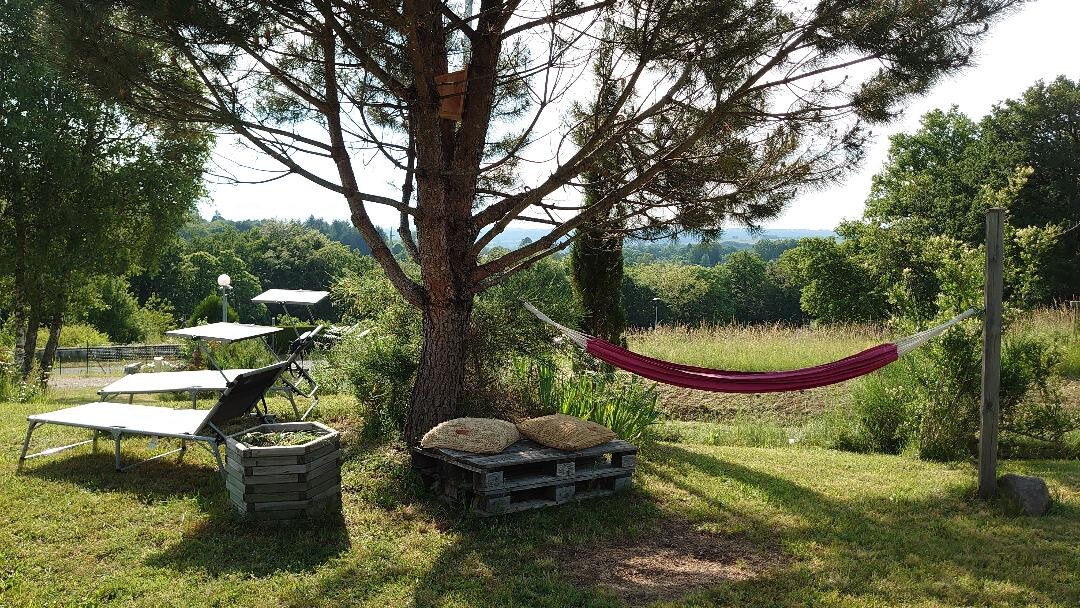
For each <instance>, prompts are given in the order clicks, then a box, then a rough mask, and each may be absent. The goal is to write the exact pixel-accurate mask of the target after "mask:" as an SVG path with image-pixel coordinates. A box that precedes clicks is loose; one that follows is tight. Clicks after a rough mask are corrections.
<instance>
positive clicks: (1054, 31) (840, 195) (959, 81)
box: [200, 0, 1080, 229]
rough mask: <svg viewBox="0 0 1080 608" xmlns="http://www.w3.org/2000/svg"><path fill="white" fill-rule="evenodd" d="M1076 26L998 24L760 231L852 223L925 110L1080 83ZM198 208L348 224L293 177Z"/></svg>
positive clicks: (225, 194) (1077, 12)
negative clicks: (963, 63)
mask: <svg viewBox="0 0 1080 608" xmlns="http://www.w3.org/2000/svg"><path fill="white" fill-rule="evenodd" d="M1078 24H1080V0H1037V1H1035V2H1032V3H1030V4H1028V5H1026V6H1025V7H1023V8H1022V9H1021V10H1020V11H1018V12H1016V13H1014V14H1013V15H1011V16H1010V17H1009V18H1007V19H1005V20H1003V21H1001V22H1000V23H998V24H997V25H996V26H995V27H994V28H993V29H991V31H990V34H989V36H988V38H987V39H986V40H985V41H984V43H983V44H982V45H981V47H980V48H978V49H977V50H976V52H977V54H976V57H975V65H974V66H972V67H969V68H968V69H967V70H965V71H963V72H961V73H959V74H957V75H955V76H953V77H951V78H948V79H946V80H943V81H941V82H940V83H938V85H937V86H936V87H935V88H934V90H933V91H932V92H931V93H930V94H929V95H928V96H926V97H923V98H919V99H916V100H914V101H913V102H912V103H911V104H910V105H909V106H908V107H907V109H906V111H905V113H904V115H903V116H902V117H901V118H900V119H899V120H897V121H896V122H894V123H893V124H890V125H887V126H884V127H879V128H878V129H876V130H875V139H874V142H873V144H872V145H871V146H870V147H869V149H868V150H867V152H868V153H867V155H866V158H865V159H864V161H863V163H862V165H861V166H860V167H859V168H858V170H856V171H854V172H852V173H851V174H850V175H849V176H848V177H847V179H845V180H844V182H842V183H840V184H838V185H836V186H834V187H831V188H829V189H826V190H821V191H814V192H807V193H804V194H802V195H801V196H799V197H798V198H797V199H796V200H795V201H794V202H793V203H792V204H791V205H790V206H789V207H788V209H787V210H786V211H785V212H784V213H783V214H782V215H781V216H780V217H778V218H777V219H776V220H774V221H772V222H769V223H767V224H766V226H768V227H773V228H814V229H831V228H834V227H835V226H836V225H837V224H838V223H839V222H840V221H841V220H843V219H851V218H857V217H859V216H860V215H861V214H862V210H863V201H864V199H865V197H866V193H867V191H868V190H869V188H870V180H871V177H872V176H873V175H874V173H876V172H877V171H878V170H879V169H880V168H881V166H882V164H883V163H884V162H885V160H886V157H887V154H888V136H889V135H891V134H893V133H897V132H900V131H911V130H914V129H915V128H917V127H918V123H919V117H920V116H921V115H922V114H923V113H925V112H927V111H929V110H931V109H934V108H947V107H949V106H950V105H954V104H955V105H957V106H958V107H959V108H960V110H961V111H963V112H965V113H966V114H968V115H969V116H972V117H973V118H976V119H977V118H979V117H981V116H983V115H984V114H986V113H987V112H988V111H990V109H991V107H992V106H993V104H994V103H996V102H998V101H1001V100H1003V99H1006V98H1010V97H1016V96H1018V95H1019V94H1020V93H1021V92H1023V90H1024V89H1026V88H1027V87H1028V86H1030V85H1031V84H1032V83H1033V82H1035V81H1036V80H1038V79H1044V80H1050V79H1053V78H1055V77H1057V76H1058V75H1062V74H1064V75H1066V76H1068V77H1069V78H1071V79H1074V80H1076V79H1080V35H1078V34H1077V31H1076V28H1077V25H1078ZM216 154H217V155H218V156H219V157H222V158H236V157H237V156H241V155H243V154H242V153H241V152H238V151H237V149H236V148H235V143H234V142H233V141H232V140H230V139H226V138H223V139H222V140H221V141H220V142H219V144H218V148H217V150H216ZM243 156H246V155H243ZM362 175H364V176H366V177H367V178H368V179H369V180H370V181H369V184H368V185H367V187H366V188H365V189H367V190H369V191H373V192H378V193H380V194H387V195H390V196H395V197H396V196H397V189H396V186H394V185H392V184H391V183H389V180H390V179H391V178H392V177H393V176H392V175H391V174H388V173H383V172H382V171H380V170H379V169H378V168H376V167H374V166H372V167H371V169H370V170H369V171H367V172H366V173H362ZM200 208H201V211H202V213H203V214H204V215H206V216H209V215H211V214H213V213H214V212H215V211H216V212H218V213H220V214H221V215H223V216H224V217H226V218H229V219H248V218H269V217H276V218H289V219H304V218H306V217H308V216H309V215H315V216H317V217H323V218H326V219H328V220H332V219H347V218H348V209H347V207H346V205H345V202H344V200H343V199H342V198H341V196H340V195H336V194H333V193H331V192H329V191H327V190H324V189H322V188H320V187H318V186H315V185H312V184H311V183H310V182H308V181H307V180H305V179H303V178H300V177H295V176H292V177H288V178H284V179H281V180H277V181H274V182H271V183H268V184H235V185H225V184H211V185H210V200H208V201H207V202H205V203H204V204H203V205H201V207H200ZM375 221H376V223H377V224H379V225H383V226H390V225H396V224H397V218H396V217H395V216H394V215H393V214H391V213H382V214H378V213H377V214H376V216H375Z"/></svg>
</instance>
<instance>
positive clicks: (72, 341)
mask: <svg viewBox="0 0 1080 608" xmlns="http://www.w3.org/2000/svg"><path fill="white" fill-rule="evenodd" d="M48 339H49V330H48V328H45V327H42V328H40V329H38V341H37V345H38V348H44V347H45V342H46V341H47V340H48ZM109 343H110V342H109V336H107V335H105V334H104V333H102V332H101V331H98V329H97V328H96V327H94V326H93V325H88V324H86V323H65V324H64V326H63V327H61V328H60V344H59V345H60V346H62V347H79V346H87V345H90V346H105V345H107V344H109Z"/></svg>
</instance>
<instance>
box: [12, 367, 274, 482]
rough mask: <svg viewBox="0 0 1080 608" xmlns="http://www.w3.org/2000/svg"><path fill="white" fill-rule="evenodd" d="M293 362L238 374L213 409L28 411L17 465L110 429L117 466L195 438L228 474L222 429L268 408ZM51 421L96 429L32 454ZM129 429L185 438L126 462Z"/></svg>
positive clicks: (101, 406) (116, 406)
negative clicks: (35, 438)
mask: <svg viewBox="0 0 1080 608" xmlns="http://www.w3.org/2000/svg"><path fill="white" fill-rule="evenodd" d="M287 366H288V363H286V362H282V363H275V364H274V365H270V366H268V367H263V368H260V369H256V370H251V371H249V372H247V373H243V374H239V375H237V376H236V377H235V378H233V380H232V381H231V382H230V383H229V386H228V387H227V388H226V389H225V392H223V393H222V394H221V397H220V398H219V399H218V401H217V403H216V404H215V405H214V407H212V408H211V409H209V410H196V409H183V410H177V409H173V408H169V407H154V406H149V405H135V404H130V403H109V402H98V403H87V404H84V405H78V406H75V407H69V408H65V409H62V410H56V411H55V412H48V413H45V414H34V415H32V416H27V418H26V419H27V420H28V421H29V427H28V428H27V429H26V439H25V440H24V441H23V447H22V453H21V454H20V455H19V463H18V465H17V470H21V469H22V465H23V462H25V461H26V460H29V459H30V458H36V457H38V456H47V455H49V454H55V453H57V452H60V451H63V450H66V449H68V448H73V447H76V446H80V445H85V444H87V443H92V442H93V443H95V445H96V442H97V436H98V434H99V433H108V434H111V435H112V437H113V440H114V442H115V444H116V447H115V450H114V454H115V459H116V470H117V471H126V470H127V469H130V468H131V467H133V466H136V465H138V464H142V463H143V462H148V461H150V460H156V459H158V458H162V457H164V456H168V455H169V454H172V453H175V452H181V453H182V452H184V451H186V450H187V442H189V441H193V442H195V443H196V444H197V445H200V446H202V447H203V448H205V449H206V450H207V451H208V452H210V453H211V454H213V456H214V458H215V460H217V465H218V471H219V472H220V473H221V474H222V475H224V472H225V468H224V464H223V463H222V461H221V452H220V450H219V447H220V444H221V443H222V442H224V441H225V433H224V432H223V431H222V430H221V426H222V425H224V424H225V423H226V422H229V421H230V420H234V419H236V418H239V417H240V416H243V415H244V414H246V413H248V412H250V411H253V410H255V411H257V410H258V405H259V403H260V402H262V403H263V408H264V409H265V407H266V392H267V391H268V390H269V389H270V387H271V386H273V384H274V383H275V382H277V379H278V376H280V375H281V372H282V371H283V370H284V369H285V368H286V367H287ZM45 424H56V425H60V426H72V427H77V428H83V429H90V430H91V431H93V438H91V439H88V440H86V441H80V442H78V443H73V444H71V445H65V446H61V447H58V448H51V449H47V450H43V451H41V452H38V453H36V454H30V455H27V453H26V452H27V451H28V450H29V449H30V437H31V436H32V435H33V433H34V429H36V428H38V427H39V426H42V425H45ZM124 435H144V436H149V437H174V438H176V439H179V440H180V447H179V448H177V449H175V450H171V451H168V452H165V453H163V454H158V455H157V456H153V457H151V458H147V459H146V460H141V461H139V462H135V463H132V464H129V465H126V466H124V465H122V464H121V462H120V438H121V437H122V436H124Z"/></svg>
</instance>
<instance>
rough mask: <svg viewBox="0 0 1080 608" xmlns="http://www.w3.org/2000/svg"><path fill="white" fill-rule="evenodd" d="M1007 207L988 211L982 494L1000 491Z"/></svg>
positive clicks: (981, 432) (988, 494) (980, 456)
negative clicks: (998, 476) (1003, 287)
mask: <svg viewBox="0 0 1080 608" xmlns="http://www.w3.org/2000/svg"><path fill="white" fill-rule="evenodd" d="M1004 221H1005V210H1004V209H988V210H987V211H986V287H985V291H984V296H985V300H984V302H985V303H984V305H983V367H982V411H981V418H980V421H979V490H978V496H979V498H993V497H994V496H995V495H996V494H997V452H998V421H999V420H1000V418H1001V403H1000V392H1001V316H1002V310H1001V299H1002V295H1001V292H1002V263H1003V262H1002V260H1003V258H1004V257H1005V238H1004Z"/></svg>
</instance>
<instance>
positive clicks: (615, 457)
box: [413, 439, 638, 516]
mask: <svg viewBox="0 0 1080 608" xmlns="http://www.w3.org/2000/svg"><path fill="white" fill-rule="evenodd" d="M637 452H638V449H637V447H636V446H633V445H631V444H629V443H627V442H625V441H621V440H615V441H609V442H608V443H605V444H602V445H598V446H596V447H592V448H588V449H585V450H580V451H577V452H566V451H563V450H557V449H554V448H549V447H544V446H542V445H539V444H537V443H534V442H532V441H529V440H528V439H522V440H521V441H518V442H517V443H515V444H513V445H511V446H510V447H508V448H506V449H505V450H504V451H503V452H502V453H499V454H473V453H470V452H460V451H458V450H449V449H427V450H425V449H420V448H414V449H413V468H415V469H416V470H417V471H418V472H419V473H420V475H421V476H422V477H423V478H424V481H425V482H426V483H427V485H428V486H429V487H432V488H434V489H435V490H436V491H437V492H438V493H439V495H440V498H441V499H442V500H444V501H446V502H448V503H451V504H460V505H464V506H465V507H467V508H469V509H470V510H471V511H473V512H474V513H476V514H477V515H480V516H490V515H498V514H502V513H513V512H515V511H524V510H527V509H538V508H541V507H548V506H552V505H557V504H562V503H566V502H571V501H577V500H584V499H587V498H594V497H597V496H608V495H610V494H614V493H615V492H618V491H620V490H624V489H627V488H629V487H630V485H631V483H632V482H633V475H634V468H635V466H636V465H637Z"/></svg>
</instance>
